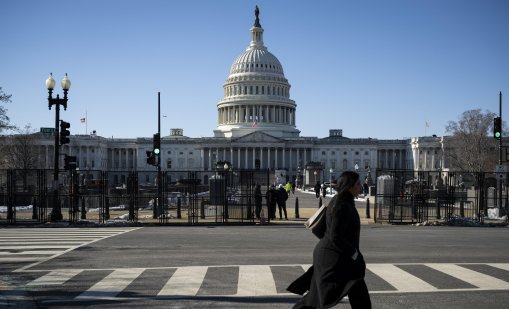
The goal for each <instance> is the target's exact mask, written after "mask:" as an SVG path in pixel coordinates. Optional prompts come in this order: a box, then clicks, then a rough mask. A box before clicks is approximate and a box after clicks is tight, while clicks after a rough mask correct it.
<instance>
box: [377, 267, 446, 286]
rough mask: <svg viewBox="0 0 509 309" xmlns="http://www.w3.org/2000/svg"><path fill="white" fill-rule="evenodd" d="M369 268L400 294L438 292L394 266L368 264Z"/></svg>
mask: <svg viewBox="0 0 509 309" xmlns="http://www.w3.org/2000/svg"><path fill="white" fill-rule="evenodd" d="M367 268H368V269H369V270H370V271H371V272H373V273H374V274H375V275H377V276H379V277H381V278H382V279H383V280H385V281H387V282H388V283H389V284H390V285H392V286H393V287H394V288H396V289H397V290H398V291H400V292H423V291H436V290H437V288H436V287H434V286H432V285H431V284H429V283H427V282H426V281H424V280H422V279H419V278H418V277H416V276H414V275H412V274H410V273H408V272H406V271H404V270H402V269H401V268H399V267H397V266H395V265H392V264H368V265H367Z"/></svg>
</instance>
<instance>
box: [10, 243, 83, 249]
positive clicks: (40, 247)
mask: <svg viewBox="0 0 509 309" xmlns="http://www.w3.org/2000/svg"><path fill="white" fill-rule="evenodd" d="M72 245H74V244H70V245H51V244H48V245H45V246H2V245H0V250H18V249H25V250H30V249H67V248H69V247H72Z"/></svg>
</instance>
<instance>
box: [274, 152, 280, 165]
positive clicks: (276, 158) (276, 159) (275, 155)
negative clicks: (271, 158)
mask: <svg viewBox="0 0 509 309" xmlns="http://www.w3.org/2000/svg"><path fill="white" fill-rule="evenodd" d="M274 151H275V153H276V154H275V157H276V164H274V169H279V165H278V162H277V147H275V148H274Z"/></svg>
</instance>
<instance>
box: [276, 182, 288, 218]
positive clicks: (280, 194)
mask: <svg viewBox="0 0 509 309" xmlns="http://www.w3.org/2000/svg"><path fill="white" fill-rule="evenodd" d="M276 196H277V198H276V200H277V207H278V208H279V220H283V214H282V212H283V213H284V214H285V220H288V215H287V213H286V200H287V199H288V193H286V189H285V188H284V187H283V185H279V189H278V190H277V195H276Z"/></svg>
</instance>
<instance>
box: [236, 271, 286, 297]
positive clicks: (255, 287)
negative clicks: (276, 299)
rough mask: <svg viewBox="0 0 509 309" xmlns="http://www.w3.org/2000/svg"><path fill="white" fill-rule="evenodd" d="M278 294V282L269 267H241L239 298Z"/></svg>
mask: <svg viewBox="0 0 509 309" xmlns="http://www.w3.org/2000/svg"><path fill="white" fill-rule="evenodd" d="M274 294H277V290H276V282H275V281H274V277H273V276H272V271H271V269H270V266H268V265H246V266H239V282H238V287H237V294H236V295H237V296H260V295H274Z"/></svg>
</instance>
